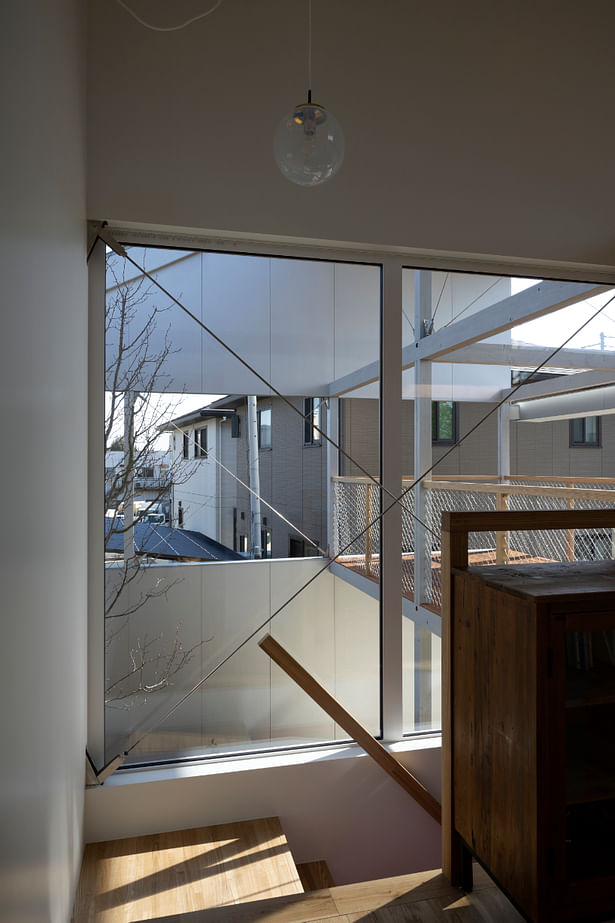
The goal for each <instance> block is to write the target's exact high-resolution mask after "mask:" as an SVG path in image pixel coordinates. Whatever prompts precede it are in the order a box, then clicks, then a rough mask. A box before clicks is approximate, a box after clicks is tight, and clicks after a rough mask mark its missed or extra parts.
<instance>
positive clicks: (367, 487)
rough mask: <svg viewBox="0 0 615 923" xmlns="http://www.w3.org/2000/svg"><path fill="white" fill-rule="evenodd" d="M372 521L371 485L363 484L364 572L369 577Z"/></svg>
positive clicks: (370, 570) (370, 569)
mask: <svg viewBox="0 0 615 923" xmlns="http://www.w3.org/2000/svg"><path fill="white" fill-rule="evenodd" d="M371 521H372V486H371V484H366V485H365V526H366V532H365V573H366V574H367V576H368V577H369V576H370V575H371V572H372V530H371V528H369V523H370V522H371Z"/></svg>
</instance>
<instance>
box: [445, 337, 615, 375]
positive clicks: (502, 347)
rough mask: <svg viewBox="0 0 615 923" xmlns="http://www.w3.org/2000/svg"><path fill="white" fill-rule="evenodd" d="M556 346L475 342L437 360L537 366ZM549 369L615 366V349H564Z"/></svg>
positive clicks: (547, 366)
mask: <svg viewBox="0 0 615 923" xmlns="http://www.w3.org/2000/svg"><path fill="white" fill-rule="evenodd" d="M556 345H557V344H556ZM554 348H555V347H554V346H552V347H543V346H525V345H524V346H515V345H514V344H510V343H472V344H471V345H470V346H464V347H462V348H461V349H456V350H455V351H454V352H452V353H447V355H446V356H440V357H439V358H438V359H436V360H434V361H436V362H463V363H465V364H467V365H510V366H519V367H523V366H527V367H529V368H536V367H537V366H538V365H541V364H542V363H543V362H544V361H545V359H548V357H549V356H550V355H551V353H552V352H553V349H554ZM545 369H615V350H599V349H560V350H559V352H558V353H557V354H556V355H555V356H554V357H553V359H551V360H549V362H548V363H547V364H546V365H545Z"/></svg>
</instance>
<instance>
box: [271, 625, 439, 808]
mask: <svg viewBox="0 0 615 923" xmlns="http://www.w3.org/2000/svg"><path fill="white" fill-rule="evenodd" d="M258 645H259V647H260V648H262V650H264V651H265V653H266V654H268V655H269V656H270V657H271V659H272V660H273V661H274V662H275V663H277V665H278V666H279V667H280V668H281V669H282V670H284V672H285V673H286V674H287V675H288V676H290V678H291V679H293V680H294V681H295V682H296V683H297V685H299V686H300V687H301V688H302V689H303V691H304V692H306V693H307V694H308V695H309V696H310V698H311V699H313V700H314V702H316V704H317V705H319V706H320V707H321V708H322V709H323V711H325V712H326V713H327V714H328V715H329V717H330V718H333V720H334V721H335V722H337V724H339V725H340V727H341V728H343V729H344V731H346V733H347V734H349V735H350V737H351V738H352V739H353V740H354V741H356V743H357V744H358V745H359V746H360V747H361V748H362V749H363V750H365V752H366V753H367V754H368V755H369V756H371V757H372V759H374V760H375V761H376V762H377V763H378V765H379V766H381V767H382V769H384V771H385V772H387V773H388V774H389V776H391V778H392V779H394V780H395V782H397V784H398V785H401V787H402V788H403V789H404V791H406V792H407V793H408V794H409V795H411V796H412V797H413V798H414V800H415V801H416V802H418V804H420V806H421V807H422V808H423V809H424V810H425V811H427V813H428V814H429V816H430V817H433V819H434V820H436V821H437V822H438V823H440V822H441V810H440V803H439V802H438V801H437V800H436V799H435V798H434V796H433V795H432V794H431V792H428V791H427V789H426V788H425V786H424V785H422V784H421V782H419V780H418V779H416V778H415V777H414V776H413V775H412V773H411V772H409V770H408V769H406V767H405V766H402V764H401V763H400V762H399V760H396V759H395V757H394V756H392V754H390V753H389V751H388V750H387V749H385V747H383V746H382V744H381V743H379V742H378V741H377V740H376V739H375V738H374V737H372V735H371V734H370V733H369V731H367V730H366V729H365V728H364V727H363V726H362V725H361V724H359V722H358V721H357V720H356V718H354V717H353V716H352V715H351V714H350V712H348V711H346V709H345V708H344V706H343V705H341V704H340V703H339V702H338V701H337V699H334V698H333V696H332V695H330V693H328V692H327V690H326V689H325V688H324V687H323V686H321V685H320V683H319V682H317V680H315V679H314V677H313V676H312V675H311V674H310V673H308V672H307V670H306V669H304V667H302V666H301V664H300V663H299V662H298V661H297V660H295V658H294V657H293V656H292V655H291V654H289V653H288V651H287V650H285V649H284V648H283V647H282V645H281V644H279V643H278V642H277V641H276V640H275V638H272V637H271V635H266V636H265V637H264V638H263V639H262V640H261V641H259V642H258Z"/></svg>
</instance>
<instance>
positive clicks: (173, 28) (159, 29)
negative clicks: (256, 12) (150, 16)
mask: <svg viewBox="0 0 615 923" xmlns="http://www.w3.org/2000/svg"><path fill="white" fill-rule="evenodd" d="M117 3H118V4H119V6H121V7H122V8H123V9H125V10H126V12H127V13H130V15H131V16H132V18H133V19H136V20H137V22H138V23H139V24H140V25H142V26H145V28H146V29H151V30H152V32H179V30H180V29H185V28H186V26H191V25H192V23H193V22H197V21H198V20H199V19H204V18H205V16H209V14H210V13H213V12H214V10H217V9H218V7H219V6H221V5H222V3H223V0H216V2H215V3H214V4H213V6H211V7H210V8H209V9H208V10H205V12H204V13H198V14H197V15H196V16H193V17H192V18H191V19H187V20H186V21H185V22H180V23H179V25H177V26H154V25H153V24H152V23H151V22H146V21H145V20H144V19H141V17H140V16H138V15H137V14H136V13H135V11H134V10H132V9H131V8H130V7H129V6H128V4H127V3H124V0H117Z"/></svg>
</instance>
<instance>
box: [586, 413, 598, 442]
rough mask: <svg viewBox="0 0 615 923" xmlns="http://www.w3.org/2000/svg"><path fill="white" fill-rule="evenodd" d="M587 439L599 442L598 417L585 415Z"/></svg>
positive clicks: (587, 440)
mask: <svg viewBox="0 0 615 923" xmlns="http://www.w3.org/2000/svg"><path fill="white" fill-rule="evenodd" d="M585 441H586V442H588V443H592V442H593V443H597V442H598V417H585Z"/></svg>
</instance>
